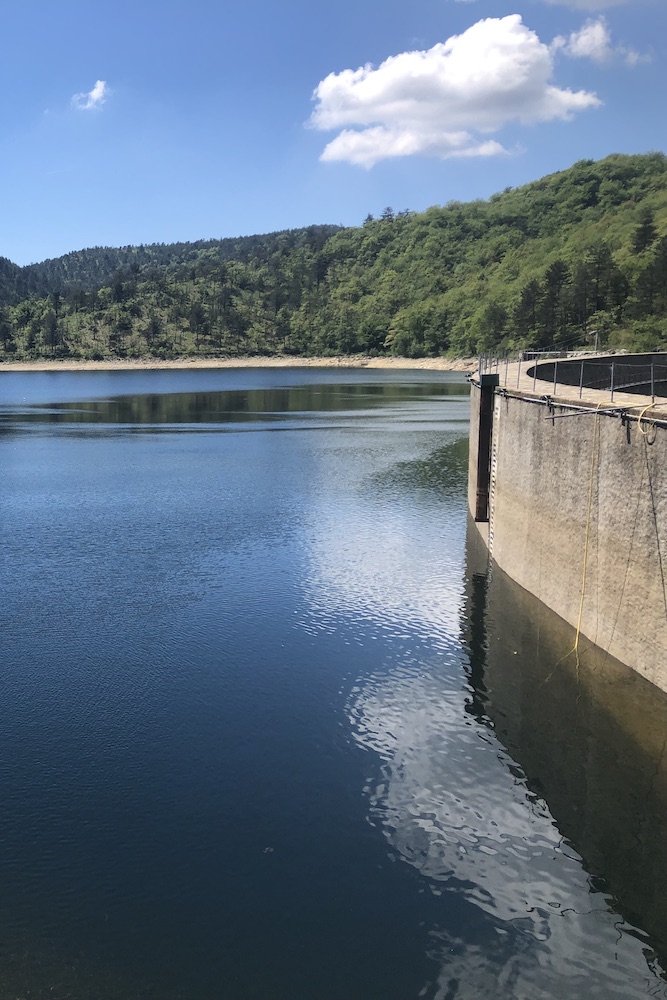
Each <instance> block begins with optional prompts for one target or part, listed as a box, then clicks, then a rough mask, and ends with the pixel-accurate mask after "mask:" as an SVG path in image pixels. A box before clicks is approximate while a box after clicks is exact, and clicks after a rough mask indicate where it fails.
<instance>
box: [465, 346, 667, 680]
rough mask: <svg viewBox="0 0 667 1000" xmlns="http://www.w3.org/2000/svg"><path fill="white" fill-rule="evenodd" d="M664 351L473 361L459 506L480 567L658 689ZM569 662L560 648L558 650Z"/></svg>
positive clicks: (665, 643) (665, 669)
mask: <svg viewBox="0 0 667 1000" xmlns="http://www.w3.org/2000/svg"><path fill="white" fill-rule="evenodd" d="M665 376H667V355H664V354H663V355H623V356H618V355H617V356H610V357H606V358H601V357H599V356H596V357H590V356H589V357H587V358H574V359H561V358H554V359H552V360H549V361H545V360H541V361H540V360H537V359H533V360H520V361H516V362H513V363H510V362H509V361H506V360H503V361H495V362H489V361H486V362H484V361H481V362H480V365H479V368H478V371H477V372H476V373H475V374H474V375H473V376H471V425H470V455H469V480H468V506H469V511H470V515H471V524H472V525H473V527H472V528H471V535H472V537H473V544H477V545H478V546H479V547H480V551H481V553H483V557H484V558H485V559H486V561H487V563H488V566H489V567H490V568H491V570H492V569H493V567H494V566H497V567H499V568H500V570H502V571H503V572H504V573H506V574H507V575H508V576H509V577H510V578H511V579H512V580H514V581H515V582H516V583H518V584H519V585H520V586H521V587H522V588H524V589H525V590H526V591H528V592H529V593H531V594H533V595H534V596H535V597H537V598H538V599H539V600H540V601H541V602H543V603H544V604H545V605H547V606H548V607H549V608H551V609H552V610H553V611H555V612H556V613H557V614H558V615H559V616H560V617H561V618H563V619H564V620H565V622H567V623H568V624H569V625H570V626H571V628H572V647H571V650H569V652H572V653H573V654H576V655H578V653H579V652H580V651H581V650H583V649H584V648H585V647H586V646H589V647H590V646H591V645H593V646H595V647H598V649H600V650H602V652H603V653H605V654H607V655H608V656H609V657H613V658H614V659H616V660H620V661H621V663H624V664H626V665H628V666H629V667H631V668H632V669H633V670H636V671H637V672H638V673H640V674H641V675H642V676H644V677H645V678H646V679H647V680H649V681H650V682H652V683H653V684H655V685H657V686H658V687H659V688H661V689H662V690H663V691H667V589H666V578H667V398H665V391H666V390H665V385H666V384H667V383H666V382H665ZM565 652H566V655H567V652H568V651H567V650H566V651H565Z"/></svg>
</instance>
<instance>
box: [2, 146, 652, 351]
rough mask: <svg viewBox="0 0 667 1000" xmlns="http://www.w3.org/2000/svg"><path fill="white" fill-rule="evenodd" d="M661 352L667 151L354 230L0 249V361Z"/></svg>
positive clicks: (583, 166) (386, 216) (594, 165)
mask: <svg viewBox="0 0 667 1000" xmlns="http://www.w3.org/2000/svg"><path fill="white" fill-rule="evenodd" d="M596 336H597V338H598V342H599V343H601V344H607V345H609V346H624V347H630V348H636V349H640V350H654V349H660V348H665V349H667V158H666V157H665V156H664V155H663V154H662V153H649V154H645V155H637V156H622V155H614V156H610V157H608V158H606V159H604V160H601V161H599V162H594V161H592V160H584V161H581V162H579V163H575V164H574V166H572V167H571V168H569V169H568V170H565V171H562V172H560V173H557V174H553V175H550V176H548V177H545V178H542V179H541V180H539V181H535V182H534V183H532V184H528V185H525V186H524V187H521V188H516V189H507V190H505V191H504V192H502V193H500V194H496V195H493V196H492V197H491V198H489V199H488V201H473V202H470V203H466V204H464V203H461V202H450V203H449V204H447V205H444V206H433V207H432V208H429V209H427V210H426V211H425V212H421V213H413V212H409V211H407V210H402V211H397V212H396V211H394V210H393V209H392V208H390V207H387V208H385V209H384V211H383V212H382V214H381V216H380V217H379V218H377V219H374V218H373V217H372V216H371V215H368V216H367V217H366V219H365V220H364V222H363V225H361V226H359V227H354V228H341V227H337V226H309V227H306V228H304V229H297V230H289V231H285V232H280V233H270V234H268V235H262V236H247V237H239V238H236V239H224V240H207V241H200V242H196V243H177V244H169V245H164V244H154V245H150V246H139V247H122V248H120V249H114V248H109V247H94V248H92V249H89V250H81V251H77V252H74V253H70V254H67V255H65V256H64V257H60V258H57V259H54V260H47V261H44V262H43V263H40V264H32V265H29V266H27V267H23V268H21V267H18V266H17V265H15V264H13V263H12V262H11V261H8V260H6V259H3V258H0V358H2V357H4V358H5V359H6V360H7V359H10V358H19V357H20V358H38V357H72V358H102V357H107V356H108V357H113V356H120V357H123V356H130V357H138V356H142V355H152V356H160V357H172V356H177V355H201V356H216V355H240V354H274V353H287V354H295V355H296V354H312V355H314V354H322V355H329V354H354V353H371V354H382V353H391V354H396V355H403V356H408V357H419V356H428V355H438V354H444V353H447V352H449V353H453V354H473V353H477V352H479V351H489V350H496V349H498V348H509V349H523V348H527V347H542V348H546V347H551V346H556V347H565V346H586V345H588V344H591V343H592V342H593V339H594V338H595V337H596Z"/></svg>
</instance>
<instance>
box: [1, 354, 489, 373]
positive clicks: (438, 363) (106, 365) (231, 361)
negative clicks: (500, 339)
mask: <svg viewBox="0 0 667 1000" xmlns="http://www.w3.org/2000/svg"><path fill="white" fill-rule="evenodd" d="M476 367H477V359H476V358H395V357H391V358H370V357H364V356H361V355H352V356H349V357H348V356H345V355H337V356H336V357H332V358H300V357H285V356H275V357H246V358H175V359H173V360H169V361H164V360H161V359H159V358H114V359H109V360H104V361H74V360H48V359H44V360H41V361H9V362H1V363H0V373H2V372H76V371H82V372H83V371H86V372H94V371H99V372H102V371H135V370H138V369H145V370H149V369H160V368H164V369H197V368H201V369H207V368H208V369H211V368H386V369H416V370H426V371H441V372H472V371H475V369H476Z"/></svg>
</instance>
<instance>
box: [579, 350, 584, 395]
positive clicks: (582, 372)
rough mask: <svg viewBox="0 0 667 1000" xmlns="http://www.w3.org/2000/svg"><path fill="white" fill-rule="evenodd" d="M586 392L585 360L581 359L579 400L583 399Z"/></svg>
mask: <svg viewBox="0 0 667 1000" xmlns="http://www.w3.org/2000/svg"><path fill="white" fill-rule="evenodd" d="M583 390H584V360H583V358H582V359H581V374H580V376H579V399H581V394H582V392H583Z"/></svg>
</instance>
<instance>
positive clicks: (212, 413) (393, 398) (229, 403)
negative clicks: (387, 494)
mask: <svg viewBox="0 0 667 1000" xmlns="http://www.w3.org/2000/svg"><path fill="white" fill-rule="evenodd" d="M464 390H465V387H464V386H461V385H459V384H456V383H446V382H434V383H430V382H429V383H414V384H410V383H406V384H398V383H396V384H392V383H383V384H377V383H367V384H366V383H362V384H358V385H328V384H321V385H302V386H294V387H278V388H270V389H247V390H223V391H220V392H181V393H164V394H162V393H161V394H150V395H128V396H117V397H113V398H111V399H102V400H91V401H87V402H67V403H56V404H53V405H51V406H49V407H34V408H27V409H25V408H24V409H22V410H21V412H20V420H21V421H37V422H41V423H44V422H46V423H61V422H66V423H122V424H159V423H193V424H196V423H225V422H232V421H234V420H240V419H243V420H248V419H252V417H253V414H256V415H257V417H258V419H262V420H266V419H267V415H271V414H275V415H281V414H293V413H305V412H318V411H324V412H342V411H347V410H370V409H374V408H377V407H380V406H383V405H388V404H395V403H400V402H403V401H406V402H407V401H411V400H428V399H432V398H434V397H435V398H437V397H450V396H461V395H462V394H463V393H464ZM8 416H9V419H14V417H13V415H12V414H11V413H10V414H9V415H8ZM17 416H18V414H17Z"/></svg>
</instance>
